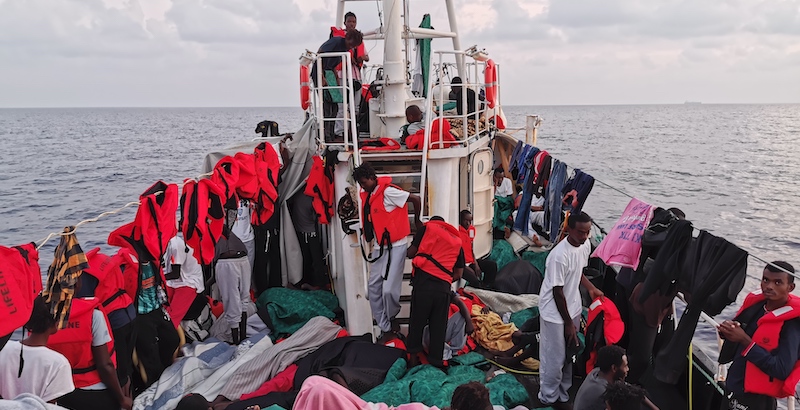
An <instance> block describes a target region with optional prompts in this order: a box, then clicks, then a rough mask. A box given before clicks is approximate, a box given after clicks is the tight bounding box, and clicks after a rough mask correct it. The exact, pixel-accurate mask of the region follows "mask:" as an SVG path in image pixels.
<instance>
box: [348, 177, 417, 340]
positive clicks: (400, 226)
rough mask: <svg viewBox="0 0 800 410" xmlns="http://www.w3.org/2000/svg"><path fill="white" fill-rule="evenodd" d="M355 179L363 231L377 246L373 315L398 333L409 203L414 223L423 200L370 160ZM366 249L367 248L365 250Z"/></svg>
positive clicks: (372, 271)
mask: <svg viewBox="0 0 800 410" xmlns="http://www.w3.org/2000/svg"><path fill="white" fill-rule="evenodd" d="M353 179H355V180H356V181H357V182H358V184H359V185H360V186H361V188H362V190H361V192H360V194H361V203H362V206H363V208H362V209H361V216H362V218H361V219H362V221H363V223H364V226H363V233H364V239H366V241H367V243H369V242H373V240H374V246H373V249H372V254H371V257H370V258H366V255H364V256H365V259H367V261H368V262H369V263H370V273H369V285H368V288H367V290H368V292H367V295H368V298H369V304H370V308H371V309H372V317H373V318H374V319H375V322H376V323H377V324H378V327H380V329H381V331H382V332H383V333H384V334H387V333H390V332H395V333H396V332H398V331H399V330H400V326H399V324H398V323H397V322H396V320H395V316H397V314H398V313H400V287H401V284H402V281H403V267H404V266H405V257H406V249H407V248H408V241H407V237H408V235H410V234H411V227H410V226H409V224H408V205H407V203H408V202H411V204H412V205H414V224H415V225H416V226H417V228H418V229H419V228H421V227H422V222H421V221H420V220H419V212H420V199H419V197H418V196H417V195H414V194H410V193H408V192H406V191H403V190H402V189H400V188H398V187H397V186H394V185H392V184H391V178H388V177H381V178H378V176H377V175H376V174H375V170H374V169H372V166H371V165H369V164H368V163H364V164H361V165H360V166H359V167H358V168H356V169H355V170H353ZM362 251H363V249H362Z"/></svg>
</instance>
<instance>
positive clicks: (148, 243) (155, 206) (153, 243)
mask: <svg viewBox="0 0 800 410" xmlns="http://www.w3.org/2000/svg"><path fill="white" fill-rule="evenodd" d="M139 202H140V203H139V209H137V210H136V218H135V219H134V220H133V223H134V226H135V230H134V239H135V240H141V242H142V243H143V244H144V246H145V247H146V248H147V250H148V251H149V252H150V254H151V255H153V256H154V257H155V258H156V259H159V260H160V259H161V258H162V257H163V256H164V252H165V251H166V249H167V243H169V240H170V239H172V237H173V236H175V235H177V234H178V228H177V226H178V225H177V223H176V222H175V212H177V210H178V185H176V184H167V183H165V182H164V181H158V182H156V183H155V184H153V185H152V186H151V187H150V188H148V189H147V190H146V191H144V193H142V195H140V196H139Z"/></svg>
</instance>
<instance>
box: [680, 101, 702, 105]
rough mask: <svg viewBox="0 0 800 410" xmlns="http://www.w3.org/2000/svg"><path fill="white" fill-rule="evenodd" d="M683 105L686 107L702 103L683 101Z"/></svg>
mask: <svg viewBox="0 0 800 410" xmlns="http://www.w3.org/2000/svg"><path fill="white" fill-rule="evenodd" d="M683 103H684V104H686V105H700V104H702V102H700V101H684V102H683Z"/></svg>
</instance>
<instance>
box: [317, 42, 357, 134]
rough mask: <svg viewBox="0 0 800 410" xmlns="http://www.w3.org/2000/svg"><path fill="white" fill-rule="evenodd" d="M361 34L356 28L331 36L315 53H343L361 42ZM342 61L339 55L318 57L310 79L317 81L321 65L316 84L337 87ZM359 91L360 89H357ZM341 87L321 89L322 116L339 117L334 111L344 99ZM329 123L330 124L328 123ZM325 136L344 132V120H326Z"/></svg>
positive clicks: (336, 110)
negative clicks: (318, 80)
mask: <svg viewBox="0 0 800 410" xmlns="http://www.w3.org/2000/svg"><path fill="white" fill-rule="evenodd" d="M363 38H364V37H363V35H362V34H361V32H360V31H358V30H348V31H347V32H346V33H345V36H344V37H331V38H330V39H328V41H326V42H324V43H322V45H321V46H319V50H317V53H344V52H347V51H350V50H351V49H353V48H355V47H358V45H359V44H361V43H362V42H363ZM341 63H342V59H341V58H340V57H327V58H322V59H320V61H319V63H317V64H314V67H313V68H312V69H311V81H314V83H316V82H317V66H319V65H321V66H322V70H323V72H322V84H317V86H323V87H337V86H340V85H341V84H340V83H339V82H340V81H341V80H340V78H339V76H338V75H337V74H336V71H337V70H338V69H339V65H340V64H341ZM359 91H361V90H359ZM343 92H344V91H343V89H342V88H331V89H326V90H325V91H323V94H324V97H323V106H322V110H323V116H324V118H339V117H337V116H336V113H337V112H338V111H339V106H338V104H341V103H342V102H343V101H344V96H343V95H342V94H343ZM329 124H330V125H329ZM333 124H335V126H334V125H333ZM325 125H326V127H325V136H326V138H328V139H330V138H331V137H333V136H334V135H336V136H339V135H341V134H342V133H343V132H344V122H343V120H340V121H326V122H325Z"/></svg>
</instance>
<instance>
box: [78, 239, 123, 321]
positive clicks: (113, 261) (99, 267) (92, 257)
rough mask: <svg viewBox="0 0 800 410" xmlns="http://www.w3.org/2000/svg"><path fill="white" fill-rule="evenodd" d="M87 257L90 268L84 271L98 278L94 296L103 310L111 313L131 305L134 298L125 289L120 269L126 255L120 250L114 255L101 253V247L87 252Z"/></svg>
mask: <svg viewBox="0 0 800 410" xmlns="http://www.w3.org/2000/svg"><path fill="white" fill-rule="evenodd" d="M120 251H122V250H120ZM86 259H88V261H89V268H88V269H84V271H83V272H84V273H88V274H89V275H92V276H94V277H95V278H97V282H98V283H97V288H96V289H95V290H94V296H95V298H96V299H97V301H98V302H99V303H100V305H102V306H103V310H104V311H106V312H109V313H110V312H114V311H116V310H119V309H124V308H127V307H128V306H130V305H131V304H132V303H133V299H131V296H130V295H128V293H126V291H125V281H124V280H123V277H122V271H121V270H120V265H122V264H123V263H125V261H124V256H123V255H122V254H121V253H119V252H118V253H117V254H116V255H114V256H108V255H104V254H102V253H100V248H94V249H92V250H90V251H89V252H86Z"/></svg>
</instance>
